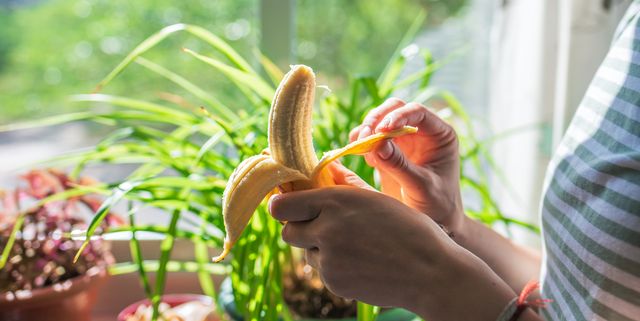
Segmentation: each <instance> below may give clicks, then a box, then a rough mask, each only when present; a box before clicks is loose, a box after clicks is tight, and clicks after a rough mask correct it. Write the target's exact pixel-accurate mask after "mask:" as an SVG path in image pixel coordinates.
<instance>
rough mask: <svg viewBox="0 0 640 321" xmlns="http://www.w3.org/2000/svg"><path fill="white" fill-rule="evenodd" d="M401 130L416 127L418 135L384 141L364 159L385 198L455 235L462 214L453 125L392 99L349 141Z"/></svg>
mask: <svg viewBox="0 0 640 321" xmlns="http://www.w3.org/2000/svg"><path fill="white" fill-rule="evenodd" d="M402 126H415V127H417V128H418V132H417V133H415V134H411V135H405V136H401V137H397V138H394V139H393V141H385V142H383V143H381V144H380V146H378V147H377V148H376V150H374V151H373V152H371V153H369V154H367V155H365V159H366V161H367V163H368V164H369V165H370V166H372V167H375V168H376V170H377V171H378V173H379V174H380V181H381V183H382V192H383V193H385V194H387V195H390V196H392V197H394V198H396V199H398V200H400V201H402V202H403V203H405V204H407V205H409V206H411V207H413V208H414V209H416V210H418V211H420V212H422V213H426V214H427V215H429V216H430V217H431V218H433V219H434V220H435V221H436V222H438V223H440V224H442V225H444V226H446V227H447V229H449V230H450V231H457V230H458V229H459V226H460V224H462V222H463V218H464V212H463V208H462V199H461V196H460V183H459V180H460V160H459V156H458V140H457V137H456V133H455V131H454V130H453V128H452V127H451V126H450V125H449V124H447V123H446V122H444V121H443V120H442V119H440V118H439V117H438V116H436V115H435V114H433V113H432V112H430V111H429V110H427V108H426V107H424V106H422V105H420V104H417V103H408V104H406V103H405V102H403V101H402V100H400V99H397V98H390V99H388V100H387V101H385V102H384V103H383V104H382V105H380V106H379V107H377V108H375V109H373V110H372V111H371V112H369V114H367V116H366V117H365V119H364V121H363V122H362V125H360V126H358V127H356V128H354V129H353V130H352V131H351V133H350V134H349V139H350V140H351V141H354V140H356V139H360V138H364V137H367V136H369V135H372V134H373V133H377V132H387V131H391V130H394V129H397V128H400V127H402Z"/></svg>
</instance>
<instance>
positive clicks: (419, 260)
mask: <svg viewBox="0 0 640 321" xmlns="http://www.w3.org/2000/svg"><path fill="white" fill-rule="evenodd" d="M269 209H270V211H271V214H272V215H273V216H274V217H275V218H276V219H278V220H280V221H286V222H288V223H287V224H286V225H285V226H284V228H283V231H282V238H283V239H284V240H285V242H287V243H289V244H291V245H293V246H296V247H301V248H305V249H306V258H307V262H308V263H309V264H310V265H311V266H312V267H314V268H316V269H317V270H318V272H319V274H320V276H321V277H322V280H323V282H324V283H325V285H326V286H327V287H328V288H329V289H330V290H331V291H332V292H334V293H336V294H337V295H339V296H343V297H347V298H354V299H358V300H361V301H363V302H367V303H370V304H375V305H380V306H396V307H403V308H406V309H408V310H411V311H414V312H416V313H418V314H420V315H421V316H422V317H424V318H425V319H429V320H494V319H495V318H496V317H497V316H498V314H499V313H500V311H501V309H502V308H503V307H504V306H505V305H506V304H507V302H508V301H509V300H510V299H511V298H513V297H515V293H514V292H513V291H512V290H511V289H510V288H509V287H508V285H506V284H505V283H504V282H503V281H502V280H501V279H500V278H499V277H498V276H497V275H496V274H495V273H493V271H491V269H490V268H489V267H488V266H487V265H486V264H484V263H483V262H482V261H481V260H480V259H478V258H477V257H476V256H474V255H473V254H471V253H470V252H468V251H467V250H465V249H463V248H462V247H460V246H458V245H457V244H456V243H455V242H453V241H452V240H451V239H450V238H449V237H448V236H447V235H446V234H445V233H444V232H443V231H442V230H441V229H440V227H439V226H438V225H437V224H435V223H434V222H433V220H431V219H430V218H429V217H427V216H425V215H417V211H416V210H414V209H412V208H410V207H408V206H406V205H404V204H402V203H401V202H399V201H398V200H396V199H394V198H392V197H389V196H386V195H384V194H382V193H379V192H376V191H371V190H366V189H362V188H354V187H350V186H335V187H329V188H321V189H314V190H307V191H300V192H291V193H286V194H281V195H276V196H273V197H272V198H271V200H270V203H269Z"/></svg>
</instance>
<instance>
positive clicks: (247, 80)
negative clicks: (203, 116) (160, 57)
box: [183, 48, 275, 101]
mask: <svg viewBox="0 0 640 321" xmlns="http://www.w3.org/2000/svg"><path fill="white" fill-rule="evenodd" d="M183 50H184V52H186V53H188V54H190V55H192V56H193V57H195V58H196V59H198V60H200V61H202V62H204V63H206V64H208V65H210V66H212V67H214V68H216V69H218V70H219V71H220V72H222V73H223V74H225V75H226V76H227V77H229V78H230V79H231V80H233V81H234V82H235V83H236V84H237V85H238V88H239V89H241V90H242V89H244V88H249V89H251V90H252V91H253V92H255V93H256V94H258V96H260V98H261V99H263V100H265V101H271V99H273V96H274V95H275V89H274V88H273V87H272V86H270V85H269V84H268V83H266V82H265V81H264V80H263V79H262V78H261V77H259V76H258V75H257V74H252V73H249V72H246V71H243V70H240V69H237V68H234V67H231V66H229V65H227V64H225V63H223V62H221V61H220V60H218V59H215V58H212V57H207V56H204V55H201V54H199V53H197V52H195V51H192V50H189V49H186V48H185V49H183Z"/></svg>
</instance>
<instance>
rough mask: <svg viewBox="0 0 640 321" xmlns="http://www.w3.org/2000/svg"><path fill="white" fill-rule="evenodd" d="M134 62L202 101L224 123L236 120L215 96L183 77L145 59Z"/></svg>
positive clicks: (234, 115) (232, 113)
mask: <svg viewBox="0 0 640 321" xmlns="http://www.w3.org/2000/svg"><path fill="white" fill-rule="evenodd" d="M136 62H137V63H138V64H140V65H142V66H144V67H145V68H147V69H149V70H151V71H153V72H155V73H157V74H158V75H160V76H162V77H164V78H166V79H168V80H170V81H171V82H173V83H175V84H176V85H178V86H180V87H182V88H183V89H184V90H186V91H188V92H189V93H191V94H192V95H194V96H196V97H197V98H199V99H201V100H202V101H204V102H205V103H206V104H208V105H209V106H211V108H213V109H214V110H215V111H216V112H218V113H219V114H220V115H222V117H223V118H224V119H225V120H226V121H231V120H234V119H236V118H238V115H236V114H235V113H234V112H233V111H232V110H231V109H229V107H227V106H226V105H224V104H223V103H222V102H221V101H219V100H218V99H217V98H216V97H215V96H213V95H211V94H209V93H207V92H206V91H205V90H204V89H202V88H200V87H199V86H198V85H196V84H194V83H192V82H190V81H189V80H187V79H185V78H184V77H182V76H180V75H178V74H176V73H174V72H173V71H171V70H168V69H166V68H164V67H162V66H160V65H158V64H156V63H153V62H151V61H149V60H147V59H144V58H142V57H139V58H138V59H136Z"/></svg>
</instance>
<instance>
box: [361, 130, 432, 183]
mask: <svg viewBox="0 0 640 321" xmlns="http://www.w3.org/2000/svg"><path fill="white" fill-rule="evenodd" d="M370 155H371V156H370V157H371V158H373V159H374V162H375V164H376V166H375V167H376V169H377V170H379V171H381V172H386V173H388V174H389V175H391V176H392V177H393V178H394V179H395V180H396V181H397V182H398V183H399V184H400V185H401V186H403V187H405V188H409V189H417V190H420V189H423V188H425V187H426V186H427V185H428V181H429V177H430V175H429V173H428V171H427V170H426V169H424V168H422V167H419V166H416V165H415V164H414V163H412V162H411V161H410V160H408V159H407V158H406V156H405V155H404V154H403V153H402V150H400V148H398V146H397V145H396V144H395V143H393V142H392V141H391V140H390V139H388V140H384V141H382V142H381V143H380V145H379V146H378V147H377V148H376V149H375V150H374V151H373V152H371V153H370Z"/></svg>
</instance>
